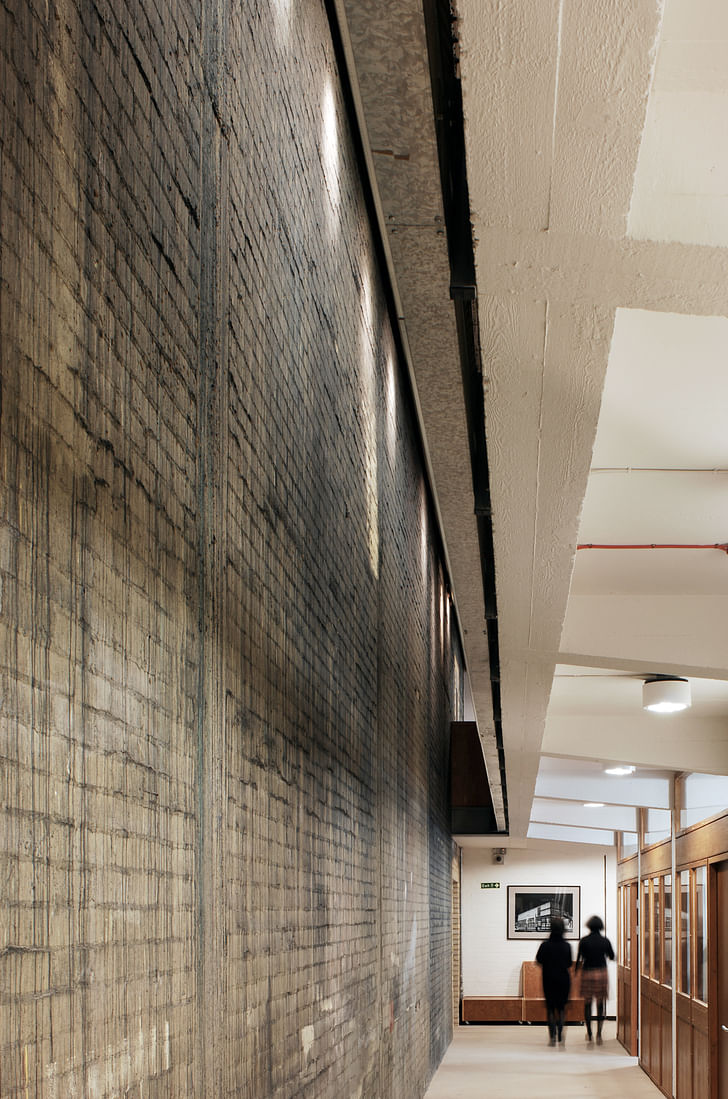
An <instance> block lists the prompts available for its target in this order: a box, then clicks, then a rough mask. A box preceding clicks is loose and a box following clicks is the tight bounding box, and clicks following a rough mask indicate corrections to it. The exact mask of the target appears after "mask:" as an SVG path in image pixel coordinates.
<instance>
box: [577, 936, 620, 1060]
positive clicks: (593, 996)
mask: <svg viewBox="0 0 728 1099" xmlns="http://www.w3.org/2000/svg"><path fill="white" fill-rule="evenodd" d="M586 926H587V927H588V928H589V932H590V934H589V935H585V936H584V938H583V939H580V940H579V949H578V951H577V954H576V968H577V969H581V994H582V996H583V997H584V1022H585V1023H586V1040H587V1042H592V1041H593V1037H592V1000H596V1002H597V1045H598V1046H600V1045H601V1044H602V1023H603V1022H604V1006H605V1004H606V1002H607V995H608V992H609V986H608V982H607V958H614V951H613V950H612V944H611V943H610V941H609V939H608V938H607V937H606V935H602V930H603V928H604V924H603V923H602V921H601V919H600V918H599V916H591V917H590V918H589V919H588V920H587V921H586Z"/></svg>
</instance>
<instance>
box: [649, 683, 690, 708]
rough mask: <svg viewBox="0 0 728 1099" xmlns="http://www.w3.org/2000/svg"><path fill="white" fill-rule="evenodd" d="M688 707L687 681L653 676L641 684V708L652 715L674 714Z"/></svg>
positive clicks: (688, 690)
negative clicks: (649, 711)
mask: <svg viewBox="0 0 728 1099" xmlns="http://www.w3.org/2000/svg"><path fill="white" fill-rule="evenodd" d="M689 705H690V684H689V683H688V681H687V679H679V678H677V677H675V678H672V679H671V678H668V677H665V676H655V677H654V678H653V679H646V680H645V681H644V683H643V684H642V706H643V708H644V709H645V710H651V711H652V713H654V714H674V713H677V711H678V710H686V709H687V708H688V706H689Z"/></svg>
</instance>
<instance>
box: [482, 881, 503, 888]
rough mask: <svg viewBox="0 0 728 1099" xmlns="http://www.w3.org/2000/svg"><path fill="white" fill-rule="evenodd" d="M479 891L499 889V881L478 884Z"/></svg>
mask: <svg viewBox="0 0 728 1099" xmlns="http://www.w3.org/2000/svg"><path fill="white" fill-rule="evenodd" d="M480 888H481V889H500V882H499V881H482V882H481V883H480Z"/></svg>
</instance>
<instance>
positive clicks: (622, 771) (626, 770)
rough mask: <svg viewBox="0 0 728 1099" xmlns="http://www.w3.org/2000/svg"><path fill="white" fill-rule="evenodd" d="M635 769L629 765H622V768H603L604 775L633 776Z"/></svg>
mask: <svg viewBox="0 0 728 1099" xmlns="http://www.w3.org/2000/svg"><path fill="white" fill-rule="evenodd" d="M634 772H635V768H634V767H632V766H630V765H629V764H624V766H622V767H605V768H604V774H605V775H633V774H634Z"/></svg>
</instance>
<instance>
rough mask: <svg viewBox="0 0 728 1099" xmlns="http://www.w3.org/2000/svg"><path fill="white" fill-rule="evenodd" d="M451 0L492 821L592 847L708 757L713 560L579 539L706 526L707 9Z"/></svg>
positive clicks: (713, 125) (713, 339)
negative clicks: (485, 612)
mask: <svg viewBox="0 0 728 1099" xmlns="http://www.w3.org/2000/svg"><path fill="white" fill-rule="evenodd" d="M457 9H458V13H459V16H460V26H459V33H460V41H461V59H460V64H461V74H462V80H463V94H464V108H465V119H466V122H465V125H466V140H467V151H468V176H469V183H470V188H471V204H472V209H473V221H474V227H475V236H476V238H477V241H478V244H477V264H478V290H479V303H480V309H481V327H482V331H483V333H484V348H483V350H484V360H485V369H486V371H487V375H488V385H487V390H486V397H485V400H486V424H487V431H488V439H489V446H490V454H491V489H492V495H493V501H494V512H495V537H496V579H497V590H498V607H499V630H500V637H501V660H502V672H503V683H502V688H503V697H504V718H503V729H504V740H505V745H506V758H507V781H508V792H509V804H510V823H511V831H512V834H513V836H514V837H519V836H522V835H523V834H524V833H525V832H526V831H527V830H529V825H530V831H529V833H528V834H529V835H536V836H541V837H544V836H551V837H553V838H556V837H557V835H563V836H567V835H570V834H571V833H570V832H569V831H568V830H569V829H573V828H577V829H578V828H587V829H591V830H592V832H591V834H592V836H593V838H594V839H597V840H601V841H603V829H604V827H605V826H606V827H607V828H608V829H612V828H613V829H616V828H618V827H619V825H618V824H617V821H618V820H622V819H624V810H620V809H618V808H615V807H619V806H625V805H626V806H638V805H641V804H649V803H645V802H644V801H642V800H640V799H641V795H640V793H639V792H638V791H639V780H640V778H644V777H649V776H652V775H654V773H655V771H658V772H662V773H664V771H665V769H666V768H667V769H668V771H669V772H670V773H672V772H673V771H691V770H692V771H705V772H711V773H726V772H728V554H726V552H725V551H723V550H721V549H657V548H655V549H650V548H639V549H637V548H635V549H587V548H583V549H579V550H577V548H576V547H577V546H578V545H582V544H590V543H591V544H594V543H598V544H608V545H620V546H625V545H627V546H650V545H652V544H665V543H668V544H679V545H686V546H693V545H703V544H711V545H712V544H715V543H726V542H728V302H727V301H726V299H725V297H724V295H723V294H722V293H717V294H716V274H717V272H722V274H721V275H720V276H719V277H720V278H721V279H722V278H724V277H725V276H726V274H728V268H727V266H726V256H727V253H726V247H727V246H728V8H727V7H726V5H725V4H724V3H723V2H721V0H666V2H665V4H664V9H663V5H662V4H660V3H659V2H657V0H637V2H635V0H561V2H559V0H509V3H507V4H502V3H499V2H498V0H492V2H491V0H459V2H458V5H457ZM676 246H677V247H678V250H677V251H676ZM681 257H682V260H683V261H684V262H683V263H681V262H680V258H681ZM537 670H539V671H540V672H541V675H537V674H534V673H535V672H536V671H537ZM654 673H664V674H678V675H681V676H685V677H687V678H689V680H690V682H691V685H692V693H693V705H692V707H691V709H690V710H689V711H687V712H686V713H685V714H679V715H670V716H658V715H652V714H648V713H646V712H645V711H643V710H642V708H641V688H642V681H643V679H644V678H645V676H646V675H648V674H654ZM612 762H625V763H632V764H635V765H636V766H637V770H636V772H635V776H634V777H633V778H631V779H611V778H609V777H605V776H604V773H603V767H604V766H605V765H607V764H608V763H612ZM575 777H576V781H575ZM587 789H588V790H589V797H590V798H591V799H592V800H596V799H598V800H600V801H605V802H606V803H607V806H608V808H605V809H585V808H584V805H583V802H584V799H585V796H586V795H585V791H586V790H587ZM544 790H546V791H547V792H546V793H544V792H543V791H544ZM534 792H538V794H539V796H538V797H537V798H536V799H535V800H534ZM549 828H550V830H549ZM554 829H556V831H554ZM587 834H588V833H587ZM574 835H576V833H575V834H574Z"/></svg>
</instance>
